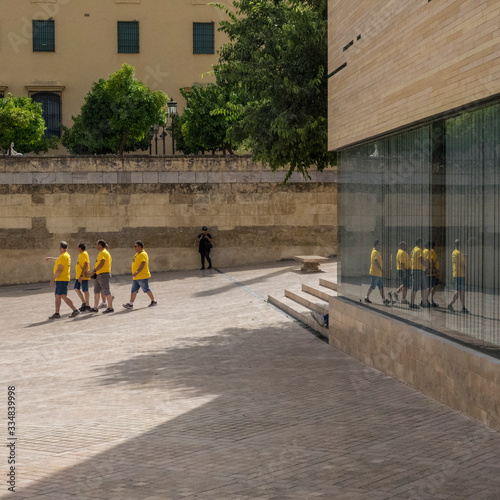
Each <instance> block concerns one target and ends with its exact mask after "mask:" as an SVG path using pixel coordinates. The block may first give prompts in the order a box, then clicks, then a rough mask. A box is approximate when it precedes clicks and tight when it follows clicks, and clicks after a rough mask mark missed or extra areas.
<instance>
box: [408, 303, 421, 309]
mask: <svg viewBox="0 0 500 500" xmlns="http://www.w3.org/2000/svg"><path fill="white" fill-rule="evenodd" d="M408 307H409V308H410V309H420V306H416V305H415V304H409V305H408Z"/></svg>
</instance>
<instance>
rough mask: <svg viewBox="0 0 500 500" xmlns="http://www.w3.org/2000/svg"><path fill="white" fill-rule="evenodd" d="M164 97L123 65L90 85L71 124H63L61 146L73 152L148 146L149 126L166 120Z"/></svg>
mask: <svg viewBox="0 0 500 500" xmlns="http://www.w3.org/2000/svg"><path fill="white" fill-rule="evenodd" d="M166 104H167V96H166V94H164V93H163V92H161V91H157V92H153V91H152V90H150V89H149V88H148V87H146V86H145V85H144V84H143V83H142V82H139V81H138V80H136V78H135V76H134V68H133V67H132V66H130V65H129V64H124V65H123V66H122V67H121V69H120V70H118V71H117V72H115V73H113V74H112V75H111V76H110V77H109V79H108V80H103V79H100V80H99V81H98V82H95V83H94V84H93V85H92V89H91V90H90V92H89V93H88V94H87V97H86V98H85V103H84V105H83V106H82V109H81V113H80V114H79V115H78V116H77V117H76V118H75V117H72V118H73V126H72V127H71V128H67V127H64V126H63V130H64V136H63V138H62V143H63V145H64V146H65V147H66V148H68V150H69V151H70V152H71V153H73V154H108V153H113V154H120V155H121V154H123V153H124V152H126V151H135V150H137V149H142V150H145V149H147V148H148V147H149V143H150V139H149V136H148V132H149V130H150V128H151V126H152V125H155V124H158V125H161V124H163V123H165V118H166V114H165V106H166Z"/></svg>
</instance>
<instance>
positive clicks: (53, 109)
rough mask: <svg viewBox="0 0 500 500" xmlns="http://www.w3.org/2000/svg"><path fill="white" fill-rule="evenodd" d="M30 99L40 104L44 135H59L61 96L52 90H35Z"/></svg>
mask: <svg viewBox="0 0 500 500" xmlns="http://www.w3.org/2000/svg"><path fill="white" fill-rule="evenodd" d="M31 99H32V100H33V101H35V102H39V103H40V104H41V105H42V110H43V119H44V120H45V137H52V136H54V135H56V136H57V137H61V121H62V116H61V96H60V95H58V94H53V93H52V92H37V93H36V94H32V96H31Z"/></svg>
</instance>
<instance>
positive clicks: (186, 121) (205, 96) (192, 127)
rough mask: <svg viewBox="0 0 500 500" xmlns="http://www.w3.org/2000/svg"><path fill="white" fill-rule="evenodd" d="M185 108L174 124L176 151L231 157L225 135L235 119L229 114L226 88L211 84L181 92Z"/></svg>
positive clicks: (229, 93)
mask: <svg viewBox="0 0 500 500" xmlns="http://www.w3.org/2000/svg"><path fill="white" fill-rule="evenodd" d="M180 92H181V94H182V96H183V97H184V98H185V99H186V102H187V107H186V109H185V110H184V113H183V114H182V116H180V117H179V118H178V121H177V123H174V127H175V136H176V138H177V141H176V142H177V149H178V150H180V151H183V152H184V153H186V154H192V153H195V154H196V153H204V152H205V151H211V152H212V153H213V154H215V153H216V152H217V151H222V152H223V153H224V154H225V153H226V152H229V153H230V154H233V144H232V143H231V141H230V140H229V138H228V136H227V131H228V128H229V127H230V125H231V123H232V122H233V121H234V119H235V116H234V114H231V113H230V112H229V104H228V103H230V102H231V100H234V99H236V98H237V96H234V95H231V92H229V90H228V89H227V88H224V87H219V86H217V85H214V84H208V85H206V86H203V87H201V86H196V87H193V88H192V90H191V91H190V92H187V91H185V90H184V89H180Z"/></svg>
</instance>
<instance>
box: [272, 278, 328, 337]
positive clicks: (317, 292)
mask: <svg viewBox="0 0 500 500" xmlns="http://www.w3.org/2000/svg"><path fill="white" fill-rule="evenodd" d="M336 290H337V284H336V283H334V282H333V281H330V280H326V279H323V278H320V280H319V285H318V286H310V285H305V284H302V290H299V291H292V290H285V291H284V297H280V298H276V297H272V296H270V295H269V296H268V302H269V303H270V304H273V305H274V306H276V307H278V308H279V309H281V310H282V311H285V312H286V313H287V314H289V315H290V316H292V317H293V318H295V319H297V320H298V321H300V322H302V323H304V324H305V325H307V326H309V327H310V328H311V329H313V330H314V331H316V332H318V333H319V334H321V335H323V336H324V337H326V338H328V328H326V327H322V326H320V325H319V324H318V323H317V322H316V321H315V320H314V319H313V318H312V316H311V311H315V312H317V313H320V314H327V313H328V305H329V300H330V297H334V296H336V295H337V292H336ZM315 299H320V300H319V301H318V300H315Z"/></svg>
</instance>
